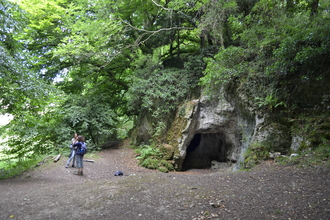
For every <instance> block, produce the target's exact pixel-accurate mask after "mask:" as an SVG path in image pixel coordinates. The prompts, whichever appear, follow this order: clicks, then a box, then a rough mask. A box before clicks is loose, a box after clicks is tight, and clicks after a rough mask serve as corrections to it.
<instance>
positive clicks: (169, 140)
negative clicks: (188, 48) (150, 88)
mask: <svg viewBox="0 0 330 220" xmlns="http://www.w3.org/2000/svg"><path fill="white" fill-rule="evenodd" d="M243 98H244V99H243ZM229 99H230V100H227V99H226V98H225V93H224V92H222V90H221V91H220V92H219V96H218V97H217V99H216V100H215V99H210V98H207V97H206V96H202V97H201V98H200V99H194V100H189V101H187V102H185V103H183V104H182V105H181V106H180V107H179V109H178V111H177V113H176V115H175V118H174V120H173V122H172V124H171V127H170V128H169V129H168V131H167V135H166V141H165V142H164V146H167V148H166V151H167V152H168V153H169V155H168V158H169V160H173V161H174V168H175V169H176V170H185V169H191V168H211V167H219V169H220V168H221V167H228V164H229V165H230V166H231V168H232V169H233V170H236V169H238V168H240V166H241V164H242V163H243V162H244V153H245V151H246V150H247V149H248V148H249V147H251V146H253V145H254V144H264V145H267V146H269V147H270V148H271V149H272V152H280V153H282V154H285V153H287V152H288V150H289V149H290V147H291V148H292V146H291V142H292V140H293V139H292V137H291V134H290V132H289V131H288V129H287V128H286V127H285V126H283V125H281V124H278V123H274V122H273V121H272V119H271V117H269V116H268V115H263V114H262V113H260V112H257V111H256V109H253V107H251V105H250V106H247V104H244V103H247V97H241V96H239V94H236V97H235V96H232V97H230V98H229ZM152 133H153V131H152V120H151V118H150V117H149V118H148V116H147V115H145V116H144V117H143V118H140V125H139V126H138V129H136V131H135V134H134V135H133V137H134V139H133V140H134V141H135V143H136V144H139V143H143V142H144V143H147V141H148V140H150V139H151V138H152ZM169 146H170V147H169ZM212 161H213V162H212ZM215 161H216V162H218V163H220V164H217V165H216V166H214V165H212V164H215ZM221 163H223V164H221Z"/></svg>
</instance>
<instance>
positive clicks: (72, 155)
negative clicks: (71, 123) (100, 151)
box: [65, 133, 78, 168]
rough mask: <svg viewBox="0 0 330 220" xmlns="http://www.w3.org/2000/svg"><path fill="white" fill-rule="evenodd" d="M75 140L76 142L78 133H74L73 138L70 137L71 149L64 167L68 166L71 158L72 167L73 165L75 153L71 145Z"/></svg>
mask: <svg viewBox="0 0 330 220" xmlns="http://www.w3.org/2000/svg"><path fill="white" fill-rule="evenodd" d="M77 142H78V134H77V133H74V135H73V138H72V139H71V144H70V149H71V152H70V156H69V159H68V161H67V162H66V165H65V168H68V167H69V165H70V162H71V160H73V161H72V167H74V162H75V154H76V153H75V148H74V147H73V145H74V144H75V143H77Z"/></svg>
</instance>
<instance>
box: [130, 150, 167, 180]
mask: <svg viewBox="0 0 330 220" xmlns="http://www.w3.org/2000/svg"><path fill="white" fill-rule="evenodd" d="M135 153H137V154H138V156H137V157H136V159H138V164H139V165H140V166H143V167H146V168H148V169H157V170H159V171H161V172H164V173H167V172H169V171H172V170H173V164H172V162H171V161H168V160H165V159H164V158H163V157H164V150H163V149H161V148H157V147H156V146H153V145H141V146H139V147H138V148H137V149H136V150H135Z"/></svg>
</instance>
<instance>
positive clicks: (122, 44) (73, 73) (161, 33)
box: [0, 0, 330, 169]
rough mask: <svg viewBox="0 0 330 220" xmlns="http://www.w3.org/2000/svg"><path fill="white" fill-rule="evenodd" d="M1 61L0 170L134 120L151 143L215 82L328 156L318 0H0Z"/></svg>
mask: <svg viewBox="0 0 330 220" xmlns="http://www.w3.org/2000/svg"><path fill="white" fill-rule="evenodd" d="M0 57H1V59H0V85H1V87H0V114H1V115H11V116H13V118H12V120H10V122H9V123H8V124H6V125H4V126H1V127H0V134H1V137H2V139H3V140H4V141H3V142H2V145H3V147H2V151H1V155H0V159H1V162H0V164H1V166H0V168H3V167H6V169H7V168H8V167H9V168H13V167H15V166H18V165H20V166H23V164H24V163H30V162H31V161H34V162H35V161H38V160H39V159H40V157H44V156H45V155H50V154H59V153H63V152H65V151H67V150H68V145H69V141H70V139H71V137H72V135H73V133H74V132H77V133H79V134H82V135H84V136H85V137H86V140H88V141H87V143H88V147H89V150H90V151H93V150H99V149H100V148H101V146H102V145H104V144H105V143H107V142H109V141H114V140H116V141H117V140H122V139H125V138H129V137H130V135H131V134H132V132H131V131H132V129H133V128H134V127H135V126H136V125H137V123H138V121H139V119H140V118H141V116H143V115H149V116H150V117H151V118H153V119H154V124H153V131H152V133H153V136H152V140H150V143H148V144H150V146H157V142H161V141H162V138H163V137H164V135H165V134H166V131H167V130H168V129H169V124H170V123H171V120H170V119H173V115H175V113H176V111H177V109H178V105H179V104H180V103H181V102H182V101H184V100H188V99H192V98H194V97H199V96H200V95H201V93H202V92H205V93H206V94H207V95H208V96H210V97H215V98H216V97H217V94H218V92H219V88H220V87H223V88H225V90H226V91H228V92H229V93H232V94H235V93H241V94H245V95H246V96H247V97H253V98H251V99H250V100H248V101H247V103H246V104H247V105H249V106H250V107H251V108H253V109H255V111H259V112H267V113H270V114H276V116H277V119H278V120H283V118H285V121H286V122H287V123H296V124H295V125H308V127H306V126H305V127H303V128H302V127H300V126H298V127H296V129H304V131H305V133H306V135H309V137H308V138H309V139H310V142H311V143H312V144H311V145H309V147H312V149H313V150H319V149H321V151H320V153H321V154H322V158H323V159H328V158H329V156H330V150H329V147H328V146H329V143H330V123H329V120H328V119H329V117H330V115H329V106H330V92H329V91H330V68H329V63H330V2H329V1H328V0H297V1H293V0H120V1H119V0H43V1H39V0H0ZM291 125H292V124H291ZM291 125H290V126H291ZM144 149H149V148H144ZM149 150H150V149H149ZM13 161H15V162H13Z"/></svg>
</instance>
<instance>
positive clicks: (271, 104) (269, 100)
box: [255, 94, 286, 109]
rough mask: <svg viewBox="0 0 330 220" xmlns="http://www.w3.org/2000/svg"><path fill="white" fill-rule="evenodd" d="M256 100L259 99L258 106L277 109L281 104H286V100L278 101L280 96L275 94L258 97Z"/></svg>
mask: <svg viewBox="0 0 330 220" xmlns="http://www.w3.org/2000/svg"><path fill="white" fill-rule="evenodd" d="M255 100H256V101H257V102H256V104H257V105H258V107H259V108H260V107H264V106H265V107H268V108H269V109H275V108H277V107H279V106H284V107H285V106H286V105H285V103H284V102H280V101H278V98H276V96H274V95H273V94H270V95H267V97H266V98H260V97H256V98H255Z"/></svg>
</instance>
